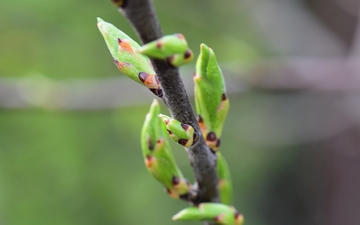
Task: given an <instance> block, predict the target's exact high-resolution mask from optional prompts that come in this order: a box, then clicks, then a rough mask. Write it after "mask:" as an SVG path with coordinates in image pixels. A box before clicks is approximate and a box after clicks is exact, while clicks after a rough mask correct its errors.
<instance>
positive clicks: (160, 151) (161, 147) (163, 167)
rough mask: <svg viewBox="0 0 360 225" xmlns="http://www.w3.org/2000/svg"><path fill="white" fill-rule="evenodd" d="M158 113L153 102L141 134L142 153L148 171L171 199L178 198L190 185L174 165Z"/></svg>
mask: <svg viewBox="0 0 360 225" xmlns="http://www.w3.org/2000/svg"><path fill="white" fill-rule="evenodd" d="M159 113H160V106H159V103H158V101H157V100H154V101H153V103H152V104H151V107H150V111H149V113H148V114H147V115H146V119H145V122H144V125H143V128H142V132H141V148H142V153H143V157H144V159H145V165H146V167H147V169H148V171H149V172H150V173H151V174H152V175H153V176H154V177H155V178H156V179H157V180H158V181H160V182H161V183H162V184H163V185H164V186H165V187H166V189H167V192H168V193H169V195H170V196H171V197H173V198H179V197H181V195H186V194H187V193H188V192H189V190H190V184H189V182H188V181H187V180H186V179H185V178H184V177H183V175H182V173H181V171H180V169H179V168H178V166H177V165H176V163H175V159H174V156H173V154H172V151H171V148H170V144H169V142H168V140H167V138H166V135H167V134H166V127H165V125H164V124H163V123H162V122H161V120H160V118H159V117H158V114H159Z"/></svg>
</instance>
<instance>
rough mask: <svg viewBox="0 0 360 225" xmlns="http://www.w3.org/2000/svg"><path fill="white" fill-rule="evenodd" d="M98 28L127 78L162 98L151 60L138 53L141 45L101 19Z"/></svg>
mask: <svg viewBox="0 0 360 225" xmlns="http://www.w3.org/2000/svg"><path fill="white" fill-rule="evenodd" d="M97 26H98V28H99V30H100V32H101V34H102V35H103V37H104V40H105V43H106V45H107V47H108V49H109V51H110V54H111V56H112V57H113V59H114V63H115V65H116V66H117V68H118V69H119V70H120V71H121V72H122V73H124V74H125V75H126V76H128V77H130V78H131V79H133V80H134V81H136V82H138V83H140V84H142V85H144V86H146V87H147V88H149V89H150V90H151V91H152V92H153V93H154V94H156V95H157V96H159V97H162V94H163V92H162V89H161V87H160V82H159V81H158V79H157V77H156V75H155V71H154V69H153V66H152V64H151V62H150V59H149V58H148V57H146V56H144V55H142V54H140V53H138V49H139V48H140V46H139V44H138V43H136V42H135V41H134V40H133V39H131V38H130V37H129V36H128V35H126V34H125V33H124V32H122V31H121V30H119V29H117V28H116V27H115V26H114V25H112V24H110V23H107V22H105V21H103V20H102V19H100V18H98V23H97Z"/></svg>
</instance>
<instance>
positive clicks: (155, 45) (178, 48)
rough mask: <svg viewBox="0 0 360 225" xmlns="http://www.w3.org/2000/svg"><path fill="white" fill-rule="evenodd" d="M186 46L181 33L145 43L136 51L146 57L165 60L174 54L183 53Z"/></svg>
mask: <svg viewBox="0 0 360 225" xmlns="http://www.w3.org/2000/svg"><path fill="white" fill-rule="evenodd" d="M187 48H188V45H187V42H186V40H185V37H184V36H183V35H182V34H173V35H166V36H163V37H162V38H160V39H158V40H155V41H152V42H150V43H147V44H146V45H144V46H142V47H141V48H140V49H139V50H138V51H139V52H140V53H142V54H144V55H146V56H148V57H152V58H156V59H163V60H165V59H167V58H168V57H169V56H172V55H175V54H184V53H185V52H186V50H187Z"/></svg>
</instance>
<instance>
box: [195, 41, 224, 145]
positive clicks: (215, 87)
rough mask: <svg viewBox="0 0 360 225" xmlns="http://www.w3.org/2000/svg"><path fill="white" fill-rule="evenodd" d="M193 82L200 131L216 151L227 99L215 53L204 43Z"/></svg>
mask: <svg viewBox="0 0 360 225" xmlns="http://www.w3.org/2000/svg"><path fill="white" fill-rule="evenodd" d="M194 83H195V90H194V91H195V104H196V111H197V113H198V117H199V121H198V122H199V125H200V127H201V132H202V134H203V136H204V137H205V141H206V143H207V145H208V146H209V147H210V148H211V149H212V150H213V151H217V149H218V148H219V145H220V137H221V133H222V128H223V125H224V122H225V119H226V115H227V112H228V110H229V100H228V98H227V96H226V94H225V92H226V90H225V82H224V78H223V75H222V72H221V69H220V67H219V65H218V63H217V60H216V57H215V53H214V52H213V50H212V49H211V48H209V47H208V46H206V45H205V44H201V45H200V55H199V57H198V59H197V62H196V73H195V75H194Z"/></svg>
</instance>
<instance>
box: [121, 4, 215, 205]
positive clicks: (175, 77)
mask: <svg viewBox="0 0 360 225" xmlns="http://www.w3.org/2000/svg"><path fill="white" fill-rule="evenodd" d="M119 11H120V12H121V13H122V14H123V15H124V16H125V17H126V18H127V19H128V20H129V21H130V23H131V24H132V25H133V27H134V29H135V30H136V32H137V33H138V35H139V37H140V39H141V41H142V42H143V44H145V43H148V42H150V41H154V40H156V39H159V38H161V37H162V31H161V28H160V24H159V22H158V20H157V17H156V14H155V10H154V8H153V6H152V2H151V1H150V0H132V1H125V2H124V4H122V5H121V6H120V8H119ZM152 62H153V65H154V67H155V71H156V73H157V76H158V78H159V81H160V83H161V86H162V89H163V92H164V96H163V100H164V102H165V104H166V106H167V107H168V109H169V111H170V113H171V115H172V116H173V118H175V119H177V120H179V121H181V122H182V123H186V124H189V125H191V126H193V127H194V129H195V131H196V132H197V133H198V134H199V136H200V138H199V139H198V141H197V142H196V143H195V144H194V145H193V146H191V147H189V148H188V149H187V152H188V156H189V158H190V161H191V165H192V166H193V169H194V173H195V179H196V183H197V185H198V190H197V196H196V197H195V198H192V199H188V200H189V201H191V202H192V203H193V204H198V203H200V202H218V201H219V197H218V190H217V183H218V179H217V173H216V156H215V155H214V154H213V153H212V152H211V151H210V149H209V148H208V147H207V145H206V144H205V141H204V139H203V138H202V137H201V132H200V128H199V125H198V123H197V120H196V118H195V115H194V112H193V110H192V106H191V104H190V100H189V98H188V96H187V93H186V90H185V87H184V84H183V82H182V80H181V78H180V75H179V70H178V69H177V68H174V67H172V66H171V65H170V64H168V63H167V62H165V61H162V60H152Z"/></svg>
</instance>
